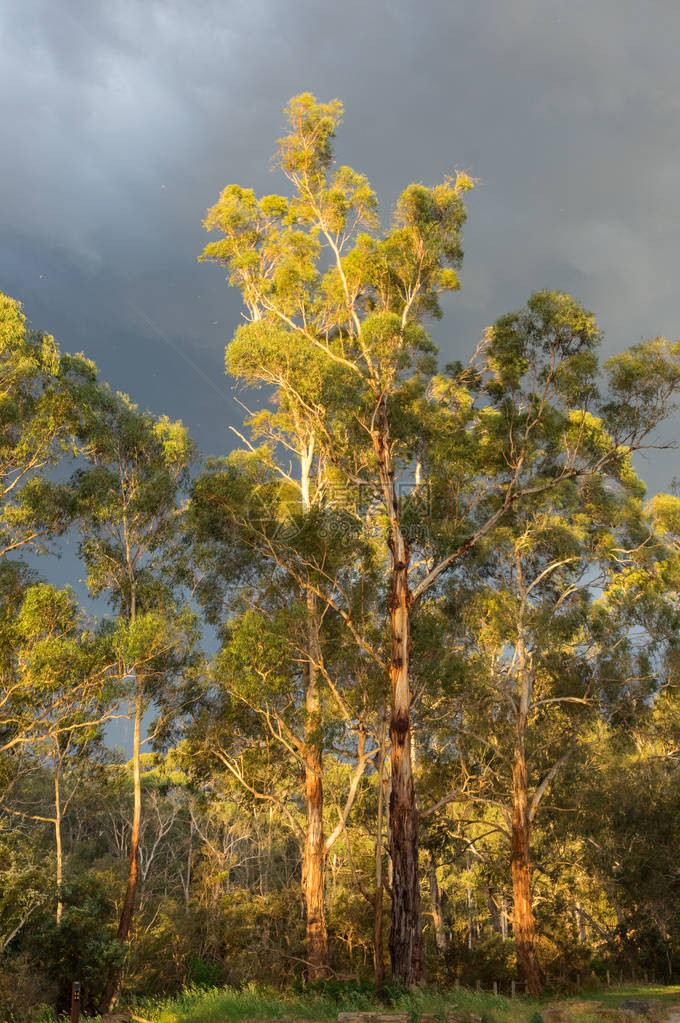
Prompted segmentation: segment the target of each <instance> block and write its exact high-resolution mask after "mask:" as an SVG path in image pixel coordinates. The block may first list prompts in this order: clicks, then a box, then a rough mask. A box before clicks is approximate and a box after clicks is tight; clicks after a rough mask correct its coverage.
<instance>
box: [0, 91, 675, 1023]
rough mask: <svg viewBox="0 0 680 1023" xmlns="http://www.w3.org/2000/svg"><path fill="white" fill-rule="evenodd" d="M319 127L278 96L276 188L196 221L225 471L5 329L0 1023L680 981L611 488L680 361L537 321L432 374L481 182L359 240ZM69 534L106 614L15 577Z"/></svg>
mask: <svg viewBox="0 0 680 1023" xmlns="http://www.w3.org/2000/svg"><path fill="white" fill-rule="evenodd" d="M341 114H342V108H341V105H340V104H339V102H338V101H334V102H332V103H328V104H324V103H318V102H317V101H316V100H315V98H314V97H312V96H310V95H309V94H303V95H301V96H298V97H295V98H294V99H293V100H292V101H291V103H290V105H289V107H288V108H287V110H286V116H287V123H288V133H287V134H286V135H285V136H284V137H283V138H282V139H280V140H279V148H278V151H277V157H276V161H277V166H278V168H279V170H280V171H281V172H282V174H283V177H284V179H285V180H286V182H287V187H288V194H287V195H286V196H283V195H270V196H264V197H260V198H258V197H256V196H255V194H254V193H253V192H252V191H251V190H250V189H247V188H242V187H240V186H236V185H229V186H227V187H226V188H225V189H224V191H223V192H222V194H221V195H220V197H219V199H218V201H217V203H216V204H215V205H214V206H213V207H212V208H211V209H210V210H209V211H208V215H207V218H206V221H205V226H206V228H207V229H208V230H210V231H216V232H218V237H217V239H216V240H213V241H211V242H210V243H209V244H208V245H207V246H206V249H205V251H204V254H203V257H202V258H204V259H206V260H210V261H215V262H217V263H219V264H221V265H222V266H224V267H225V268H226V270H227V274H228V281H229V283H230V284H231V285H233V286H235V287H237V288H239V289H240V291H241V294H242V296H243V302H244V322H243V324H242V325H241V326H240V327H239V328H238V329H237V331H236V333H235V335H234V338H233V340H232V341H231V343H230V344H229V346H228V347H227V352H226V367H227V371H228V373H229V374H230V375H231V377H232V378H233V379H234V380H235V381H237V382H238V384H239V385H241V386H242V387H243V388H244V389H245V392H246V394H245V398H244V400H243V403H242V404H243V407H244V409H245V408H246V407H247V412H246V416H245V421H244V425H243V428H242V430H241V431H239V432H238V438H239V445H240V446H239V447H237V448H236V449H235V450H233V451H232V452H230V453H228V454H226V455H221V456H219V457H212V458H208V459H204V460H202V459H201V458H200V457H199V454H198V452H197V451H196V449H195V446H194V444H193V443H192V441H191V440H190V438H189V437H188V436H187V434H186V431H185V430H184V428H183V427H182V426H181V424H179V423H173V422H171V421H170V420H168V419H166V418H164V417H160V418H159V417H154V416H152V415H150V414H148V413H144V412H141V411H140V410H139V409H138V408H137V407H136V406H135V405H134V404H133V403H132V402H131V401H130V399H129V398H128V397H127V396H125V395H122V394H114V393H112V392H111V391H110V389H109V388H108V387H107V386H106V385H105V384H104V383H102V382H101V380H100V379H99V377H98V374H97V371H96V368H95V367H94V366H93V365H92V363H90V362H89V361H88V360H87V359H85V358H84V357H82V356H78V357H71V356H65V355H61V354H60V352H59V349H58V347H57V345H56V344H55V342H54V340H53V339H52V338H51V337H49V336H48V335H44V334H41V333H39V332H35V331H33V330H31V329H30V328H29V327H28V325H27V323H26V321H25V318H24V316H23V313H22V311H21V309H20V306H19V304H18V303H17V302H15V301H13V300H12V299H10V298H6V297H4V296H3V297H2V300H1V306H0V422H1V425H2V432H1V434H0V477H1V481H2V505H1V507H0V595H1V601H0V608H1V613H0V673H1V689H0V873H1V874H2V888H1V891H0V949H1V952H0V955H1V956H2V976H3V978H4V979H3V980H2V982H0V1003H2V1002H3V999H4V1001H5V1003H6V1004H7V1005H10V1000H11V999H13V1000H14V1002H13V1004H14V1006H15V1009H14V1011H17V1012H19V1011H20V1009H21V1004H22V1002H23V1003H26V1004H28V1003H30V1002H31V1001H33V1002H35V1001H39V1000H40V999H43V1000H49V999H58V998H60V999H62V1001H63V999H64V998H65V997H66V995H67V991H68V988H69V985H70V981H71V979H72V977H73V976H75V975H76V974H77V975H78V976H80V977H81V979H82V980H83V983H84V987H85V1000H86V1004H89V1005H91V1006H108V1005H111V1004H112V1003H114V1002H115V1001H116V1000H117V998H118V997H119V996H120V992H121V990H126V991H137V992H155V991H160V990H168V989H172V988H175V987H179V986H181V985H182V984H184V983H186V982H188V981H194V982H197V983H203V982H220V981H230V982H242V981H244V980H250V979H268V980H269V979H271V978H272V977H273V978H274V979H275V980H276V981H278V982H280V983H288V982H291V981H293V980H294V979H299V978H303V979H304V981H305V982H306V983H310V982H324V981H326V980H329V979H332V978H335V979H337V978H341V979H342V978H345V979H347V978H350V977H354V978H357V979H364V978H369V977H371V978H372V980H373V982H374V983H375V985H376V987H377V988H378V989H382V988H383V986H384V985H385V983H386V979H387V978H388V977H391V983H393V984H396V985H399V984H403V985H407V986H410V985H412V984H414V983H418V982H421V981H423V980H424V979H425V978H429V979H431V980H435V981H438V982H440V983H442V984H446V983H451V982H452V981H453V980H454V979H455V978H459V979H462V980H463V981H464V982H465V981H472V980H475V979H480V980H486V981H489V980H491V979H495V980H498V981H501V982H504V981H509V980H510V979H519V980H520V981H523V982H524V983H525V984H526V987H527V990H529V991H530V992H532V993H535V994H536V993H539V992H540V990H541V987H542V985H543V984H544V983H546V981H548V982H549V983H553V984H555V983H558V982H560V983H564V984H567V983H569V982H571V981H573V979H574V977H575V975H576V974H577V973H580V974H587V973H588V972H589V971H595V972H598V971H599V972H600V973H602V972H603V971H604V970H606V969H608V968H609V969H612V970H614V969H623V968H629V967H632V966H633V965H635V966H636V968H638V969H639V970H645V969H646V970H647V971H648V972H653V971H655V972H656V973H657V974H658V975H659V976H664V977H666V978H668V979H670V978H672V977H675V976H677V970H678V967H677V964H676V959H677V955H678V949H679V947H680V892H679V891H677V887H678V885H677V877H678V869H677V854H676V851H675V850H676V848H677V834H676V832H677V823H676V822H677V820H678V819H679V815H678V812H677V811H678V800H679V798H680V789H679V782H680V776H679V775H678V772H677V768H676V756H677V749H678V734H677V733H678V727H677V721H678V720H679V719H678V715H677V710H676V702H677V678H676V663H677V658H676V642H677V640H676V637H677V634H678V629H677V624H678V623H677V620H676V619H677V615H678V611H679V610H680V606H679V599H678V592H679V583H680V571H679V569H680V561H679V558H680V500H679V499H678V498H676V497H675V496H674V495H673V494H659V495H657V496H656V497H655V498H653V499H652V501H651V502H647V501H646V500H645V487H644V484H643V482H642V481H641V480H640V478H639V477H638V475H637V473H636V471H635V469H634V465H633V460H634V456H635V453H636V452H639V451H641V450H643V449H646V448H650V447H653V446H654V445H655V444H659V443H662V442H663V441H664V440H666V439H667V435H668V431H669V430H670V426H669V424H668V423H667V422H666V423H665V421H666V420H667V419H668V416H669V415H670V414H671V413H672V411H673V409H674V408H675V404H676V393H677V391H678V387H679V386H680V345H678V343H668V342H666V341H665V340H664V339H661V338H654V339H652V340H650V341H647V342H643V343H640V344H637V345H635V346H633V347H632V348H629V349H627V350H625V351H622V352H621V353H620V354H618V355H616V356H614V357H613V358H611V359H609V360H608V361H607V362H605V364H604V365H603V366H600V365H599V363H598V360H597V348H598V344H599V342H600V340H601V335H600V331H599V329H598V327H597V324H596V322H595V320H594V318H593V316H592V315H591V314H590V313H589V312H587V311H586V310H585V309H583V307H582V306H581V305H580V304H579V303H578V302H577V301H575V300H574V299H572V298H571V297H569V296H568V295H565V294H563V293H560V292H547V291H542V292H538V293H536V294H534V295H532V296H531V297H530V298H529V300H528V302H527V304H526V306H525V308H523V309H522V310H520V311H518V312H515V313H510V314H508V315H506V316H503V317H501V318H500V319H499V320H498V321H497V322H496V323H495V324H494V325H493V326H492V327H490V328H489V329H488V330H487V331H486V332H485V335H484V337H483V338H482V340H481V342H480V343H479V344H478V345H477V347H476V348H475V349H474V351H472V352H471V354H470V358H469V360H468V361H467V362H465V363H456V364H453V365H449V366H446V367H444V368H441V367H440V366H439V364H438V362H437V353H436V348H435V345H434V343H433V340H432V338H431V336H430V334H429V333H428V331H427V326H426V325H427V323H428V321H430V320H431V319H432V318H436V317H440V316H441V315H442V307H441V300H442V295H444V294H446V293H447V292H454V291H455V290H457V288H458V287H459V276H458V275H459V271H460V267H461V263H462V248H461V245H462V228H463V225H464V221H465V206H464V197H465V193H466V192H467V191H468V190H469V189H470V188H472V187H473V184H474V182H472V181H471V180H470V179H469V178H468V177H466V176H465V175H462V174H458V175H456V176H455V177H454V178H447V179H445V180H444V181H443V182H442V183H441V184H439V185H436V186H434V187H432V188H429V187H425V186H423V185H410V186H408V188H406V190H405V191H404V193H403V194H402V195H401V196H400V197H399V199H398V200H397V203H396V206H395V209H394V211H393V216H392V221H391V224H390V226H389V228H388V229H387V230H383V229H381V227H380V224H379V220H378V203H377V199H376V196H375V194H374V192H373V191H372V189H371V186H370V184H369V182H368V181H367V179H366V178H365V177H364V176H363V175H361V174H358V173H357V172H355V171H354V170H352V169H351V168H349V167H346V166H338V165H337V164H336V163H335V160H334V151H333V141H334V137H335V132H336V129H337V126H338V124H339V122H340V119H341ZM260 396H261V400H260ZM664 423H665V426H664ZM664 429H665V430H666V434H664ZM71 539H75V540H76V546H77V549H78V552H79V558H80V566H82V567H80V566H77V567H74V573H78V572H79V571H82V570H83V569H84V572H85V575H86V582H87V588H88V591H89V593H90V594H91V595H92V596H93V597H98V598H99V602H98V603H97V605H96V607H97V608H98V609H102V608H103V607H104V602H106V606H107V608H108V610H107V611H101V610H100V612H99V613H98V615H95V614H94V613H93V610H92V608H93V607H94V606H95V605H93V604H92V603H88V602H87V601H84V599H83V600H79V599H78V596H77V595H76V592H75V590H74V589H71V588H59V587H57V586H55V585H54V584H52V583H51V582H50V581H49V579H50V561H49V558H42V559H40V558H37V557H35V555H36V554H38V553H42V554H50V553H51V554H54V553H58V552H59V551H60V550H61V549H62V547H63V546H64V545H65V543H66V541H67V540H69V541H70V540H71ZM77 577H78V575H77V574H76V575H74V584H75V579H76V578H77ZM83 598H84V595H83ZM121 717H130V718H131V720H132V722H133V727H132V734H133V741H132V748H131V750H130V751H128V752H126V753H123V752H121V751H116V750H113V749H111V748H110V742H109V741H107V739H108V738H110V735H111V729H112V727H113V724H112V723H113V722H114V721H115V720H116V719H119V718H121ZM128 753H131V759H130V761H129V763H128V762H127V757H128ZM388 921H389V922H388ZM386 953H388V961H389V970H388V969H387V967H386ZM10 977H11V983H10V982H9V978H10ZM17 978H19V979H18V982H17ZM7 1011H9V1010H7Z"/></svg>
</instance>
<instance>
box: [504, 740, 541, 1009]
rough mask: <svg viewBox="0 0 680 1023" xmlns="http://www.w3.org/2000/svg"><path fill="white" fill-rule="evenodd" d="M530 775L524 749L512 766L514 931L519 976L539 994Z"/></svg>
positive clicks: (539, 976)
mask: <svg viewBox="0 0 680 1023" xmlns="http://www.w3.org/2000/svg"><path fill="white" fill-rule="evenodd" d="M528 787H529V776H528V769H527V762H526V759H525V756H524V754H523V752H522V750H521V749H517V750H516V751H515V759H514V763H513V767H512V822H511V839H512V842H511V867H512V894H513V924H512V926H513V932H514V937H515V948H516V950H517V965H518V967H519V974H520V979H521V980H524V981H526V983H527V989H528V992H529V994H531V995H540V993H541V989H542V984H541V975H540V971H539V968H538V961H537V959H536V924H535V920H534V909H533V902H532V895H531V821H530V817H529V801H528Z"/></svg>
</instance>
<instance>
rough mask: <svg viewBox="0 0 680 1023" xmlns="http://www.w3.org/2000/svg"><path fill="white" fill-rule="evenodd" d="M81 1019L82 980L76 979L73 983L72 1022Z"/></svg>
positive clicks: (76, 1022)
mask: <svg viewBox="0 0 680 1023" xmlns="http://www.w3.org/2000/svg"><path fill="white" fill-rule="evenodd" d="M79 1019H80V981H79V980H74V981H73V984H72V985H71V1023H78V1021H79Z"/></svg>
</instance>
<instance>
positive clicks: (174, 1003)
mask: <svg viewBox="0 0 680 1023" xmlns="http://www.w3.org/2000/svg"><path fill="white" fill-rule="evenodd" d="M628 998H653V999H657V1000H659V1001H662V1002H663V1003H665V1004H669V1003H673V1002H680V987H660V986H653V987H652V986H634V985H632V984H631V985H630V986H625V987H614V988H603V987H597V988H589V989H587V990H584V991H583V992H582V994H581V995H580V996H571V997H568V998H565V997H564V996H561V995H552V996H550V995H546V996H545V997H543V998H541V999H532V998H524V997H520V998H516V999H514V1000H512V999H509V998H504V997H503V996H502V995H497V996H494V995H492V994H490V993H488V992H479V993H478V992H476V991H470V990H468V989H466V988H460V989H459V990H455V991H441V990H436V989H428V988H423V989H417V990H414V991H411V992H408V993H400V994H392V995H391V997H390V998H389V1000H388V1002H389V1004H386V1003H385V1002H383V1003H378V1002H377V1001H376V998H375V995H374V994H373V991H372V990H371V989H370V988H369V987H363V986H362V987H360V986H358V985H357V986H350V985H342V986H338V987H337V988H334V987H333V986H332V985H328V986H327V987H326V989H319V990H314V989H312V990H307V991H301V992H295V991H287V992H282V991H277V990H275V989H271V988H266V987H263V986H256V985H248V986H247V987H245V988H240V989H235V988H209V989H206V988H187V989H186V990H185V991H183V992H182V993H181V994H180V995H177V996H176V997H174V998H158V999H153V1000H147V1001H145V1002H143V1003H140V1004H139V1005H138V1007H137V1009H136V1010H135V1011H136V1013H137V1014H138V1015H139V1016H142V1017H144V1018H145V1019H149V1020H151V1021H152V1023H246V1021H247V1023H256V1021H258V1023H259V1021H262V1023H264V1021H282V1023H305V1021H314V1023H331V1021H335V1020H336V1019H337V1015H338V1013H339V1012H350V1011H353V1010H354V1011H370V1010H374V1011H375V1010H381V1011H394V1012H409V1013H411V1016H412V1019H414V1020H415V1019H417V1017H418V1016H419V1015H420V1014H421V1013H425V1012H426V1013H433V1014H436V1015H438V1016H440V1018H441V1019H442V1020H443V1015H444V1011H445V1009H446V1008H448V1007H451V1006H453V1005H455V1006H457V1007H458V1008H459V1009H461V1010H462V1011H463V1012H465V1011H467V1012H474V1013H476V1014H477V1015H479V1016H481V1017H482V1019H483V1021H484V1023H529V1020H530V1019H531V1016H532V1015H533V1013H534V1012H536V1010H537V1009H538V1008H540V1005H541V1004H546V1003H548V1002H552V1003H558V1002H559V1003H560V1004H564V1003H566V1002H570V1003H574V1002H578V1001H584V1000H585V1001H595V1000H596V1001H599V1002H603V1003H604V1004H605V1005H606V1006H608V1007H610V1008H616V1007H617V1006H618V1005H619V1004H620V1003H621V1002H622V1001H625V1000H626V999H628ZM53 1019H54V1017H52V1018H51V1020H49V1019H48V1018H47V1017H41V1018H40V1021H39V1023H52V1020H53ZM35 1023H38V1020H36V1021H35ZM82 1023H87V1021H86V1020H85V1019H83V1020H82ZM92 1023H94V1021H92ZM578 1023H601V1020H600V1021H596V1017H594V1016H591V1015H589V1014H588V1015H586V1014H585V1013H584V1014H579V1016H578Z"/></svg>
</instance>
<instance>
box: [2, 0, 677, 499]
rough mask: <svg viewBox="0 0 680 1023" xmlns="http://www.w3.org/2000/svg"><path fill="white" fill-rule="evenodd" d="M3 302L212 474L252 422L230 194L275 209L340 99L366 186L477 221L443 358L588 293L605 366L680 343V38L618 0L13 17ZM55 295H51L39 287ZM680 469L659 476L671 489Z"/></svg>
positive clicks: (60, 12) (292, 3)
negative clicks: (660, 338) (213, 243)
mask: <svg viewBox="0 0 680 1023" xmlns="http://www.w3.org/2000/svg"><path fill="white" fill-rule="evenodd" d="M1 9H2V32H3V39H2V53H3V60H2V62H1V63H0V104H1V107H2V125H3V139H4V142H5V145H4V155H3V159H2V161H0V188H1V189H2V197H3V202H2V211H1V214H0V216H1V222H2V223H1V229H2V237H1V239H0V274H1V275H2V276H1V279H0V287H2V288H3V289H4V290H6V291H8V292H9V293H10V294H13V295H15V296H16V297H18V298H21V299H22V300H23V302H24V304H25V307H26V310H27V312H28V313H29V315H30V316H31V318H32V320H33V322H34V323H35V324H37V325H38V324H39V325H40V326H43V327H45V328H47V329H49V330H51V331H53V332H54V333H55V334H56V335H57V336H58V337H59V339H60V341H61V343H62V345H63V347H64V348H67V349H84V350H86V351H87V352H88V354H90V355H91V356H92V357H93V358H94V359H95V361H97V363H98V364H99V365H100V366H101V367H102V371H103V374H104V376H105V377H106V378H107V379H109V380H110V381H111V383H112V384H113V385H114V386H116V387H118V388H121V389H123V390H126V391H127V392H128V393H130V394H131V395H132V396H133V397H134V398H135V399H136V400H137V401H138V402H139V403H140V404H142V405H144V406H148V407H150V408H152V409H153V410H155V411H164V412H166V413H168V414H169V415H171V416H179V417H181V418H183V419H184V420H185V422H186V423H187V424H188V425H189V427H190V429H191V431H192V433H194V435H195V436H197V437H198V438H199V441H200V443H201V445H202V447H203V448H204V449H205V450H209V451H213V452H219V451H221V450H224V449H225V448H226V447H227V446H228V444H229V434H228V432H227V429H226V428H227V425H228V423H230V422H236V421H237V420H238V419H239V418H240V414H239V411H238V408H237V407H236V406H235V405H234V403H233V400H232V397H231V394H230V391H229V385H228V382H227V381H226V380H225V379H224V378H223V375H222V366H223V348H224V343H225V341H226V340H227V339H228V338H229V336H230V334H231V332H232V331H233V329H234V326H235V325H236V324H237V323H238V316H239V303H238V298H237V296H235V295H233V294H231V293H230V292H229V291H228V290H227V289H226V288H225V285H224V281H223V275H222V274H221V273H220V271H219V269H218V268H215V267H210V266H199V265H198V264H197V263H196V256H197V254H198V253H199V252H200V250H201V248H202V247H203V245H204V244H205V240H206V239H205V236H204V232H203V230H202V228H201V224H200V222H201V218H202V216H203V214H204V211H205V208H206V207H207V206H208V205H209V204H211V203H212V202H213V201H214V200H215V198H216V196H217V194H218V192H219V190H220V189H221V187H223V186H224V185H225V184H226V183H228V182H230V181H238V182H240V183H243V184H252V185H253V186H254V187H255V188H257V189H259V190H275V189H276V188H280V184H279V183H278V182H277V180H276V179H275V178H274V177H273V176H272V175H271V174H270V163H269V157H270V154H271V152H272V150H273V148H274V140H275V138H276V137H277V135H278V134H280V131H281V116H280V109H281V107H282V106H283V105H284V103H285V102H286V100H287V99H288V97H289V96H290V95H292V94H294V93H296V92H299V91H302V90H311V91H313V92H315V93H316V94H317V95H319V96H320V97H322V98H330V97H333V96H339V97H340V98H342V99H343V101H344V103H345V107H346V120H345V125H344V126H343V128H342V130H341V133H340V136H339V139H338V152H339V156H340V158H341V159H342V160H343V162H349V163H351V164H353V165H355V166H356V167H357V168H358V169H359V170H362V171H365V172H366V173H368V175H369V176H370V178H371V179H372V181H373V183H374V185H375V187H376V188H377V190H378V192H379V194H380V195H381V196H382V197H383V199H384V200H385V201H386V202H387V205H389V203H390V202H392V201H393V200H394V198H395V197H396V195H397V194H398V192H399V190H400V188H401V187H403V186H404V185H405V184H407V183H408V182H409V181H411V180H414V179H415V180H422V181H425V182H434V181H436V180H438V179H440V178H441V177H442V175H444V174H446V173H449V172H451V171H452V170H453V169H454V167H459V168H461V169H465V170H467V171H469V172H470V173H471V174H472V175H473V176H475V177H477V178H479V179H480V180H481V186H480V188H479V189H478V191H477V192H475V193H474V194H473V195H472V197H471V199H470V204H469V206H470V216H469V222H468V225H467V228H466V233H465V250H466V261H465V266H464V270H463V290H462V291H461V293H460V294H458V295H456V296H454V297H453V298H451V299H450V300H448V301H447V313H448V315H447V317H446V318H445V320H444V321H443V323H442V324H438V325H437V327H436V334H437V338H438V340H439V343H440V345H441V347H442V349H443V355H444V357H445V358H451V357H453V356H454V355H462V356H464V355H465V353H466V352H468V351H470V350H471V348H472V346H473V345H474V342H475V340H476V339H477V337H478V335H479V333H480V331H481V330H482V329H483V327H484V326H485V325H486V324H488V323H490V322H491V321H492V320H493V319H494V318H495V317H496V316H498V315H499V314H500V313H502V312H505V311H507V310H509V309H512V308H515V307H517V306H519V305H521V304H522V303H523V302H524V301H525V299H526V298H527V297H528V295H529V294H530V292H531V291H532V290H535V289H537V288H541V287H559V288H563V289H565V290H568V291H571V292H572V293H574V294H575V295H576V296H577V297H578V298H580V299H581V300H582V301H584V302H585V303H586V304H587V305H588V307H589V308H591V309H592V310H593V311H594V312H595V313H596V314H597V315H598V318H599V320H600V322H601V323H602V325H603V326H604V327H605V328H606V330H607V335H608V340H607V347H608V349H615V348H620V347H622V346H623V345H625V344H628V343H630V342H633V341H636V340H638V339H639V338H640V337H641V336H643V335H653V334H657V333H666V334H668V335H669V336H673V337H674V336H676V335H677V334H678V333H679V331H678V323H679V322H680V299H679V298H678V296H677V294H676V291H677V288H676V277H677V274H678V262H679V260H678V254H677V248H678V226H677V225H678V221H679V219H680V197H679V192H678V189H677V184H676V178H677V168H678V163H679V158H680V134H679V125H680V116H679V115H680V111H679V109H678V108H679V105H680V66H679V65H678V62H677V59H676V55H677V52H678V49H679V43H680V14H679V13H678V12H677V10H676V9H675V5H673V4H669V3H667V2H660V3H656V4H655V3H648V4H647V5H645V6H644V7H642V6H637V5H633V4H630V3H625V2H624V3H622V2H620V0H602V2H597V0H596V2H594V3H593V2H592V0H591V3H583V2H572V3H569V4H566V3H561V2H559V3H558V2H556V0H541V2H539V0H536V2H530V0H502V2H501V0H493V2H492V0H477V2H471V0H470V2H458V3H455V2H453V0H446V2H444V0H442V2H438V0H425V2H420V3H418V4H416V3H415V0H413V2H412V0H408V2H407V0H389V2H383V0H361V2H360V0H345V2H344V3H336V2H331V0H313V2H312V0H309V2H307V0H248V2H245V0H235V2H234V0H232V2H224V0H221V2H199V3H178V2H165V3H164V2H152V0H146V2H139V0H137V2H135V3H132V2H126V0H117V2H115V3H106V4H105V3H103V2H92V0H90V2H82V3H77V2H68V0H64V2H61V3H54V2H53V0H51V2H43V3H39V2H35V0H26V2H23V3H18V2H10V0H4V6H3V7H2V8H1ZM41 275H42V276H41ZM673 462H674V458H672V459H668V458H666V459H664V460H663V462H659V463H658V465H657V466H656V468H655V467H653V466H647V467H644V471H645V474H646V475H647V476H648V477H649V478H650V480H651V479H653V482H654V483H655V484H656V485H662V484H663V483H664V482H665V478H666V477H667V476H669V475H672V474H673V473H674V471H675V469H674V465H673Z"/></svg>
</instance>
